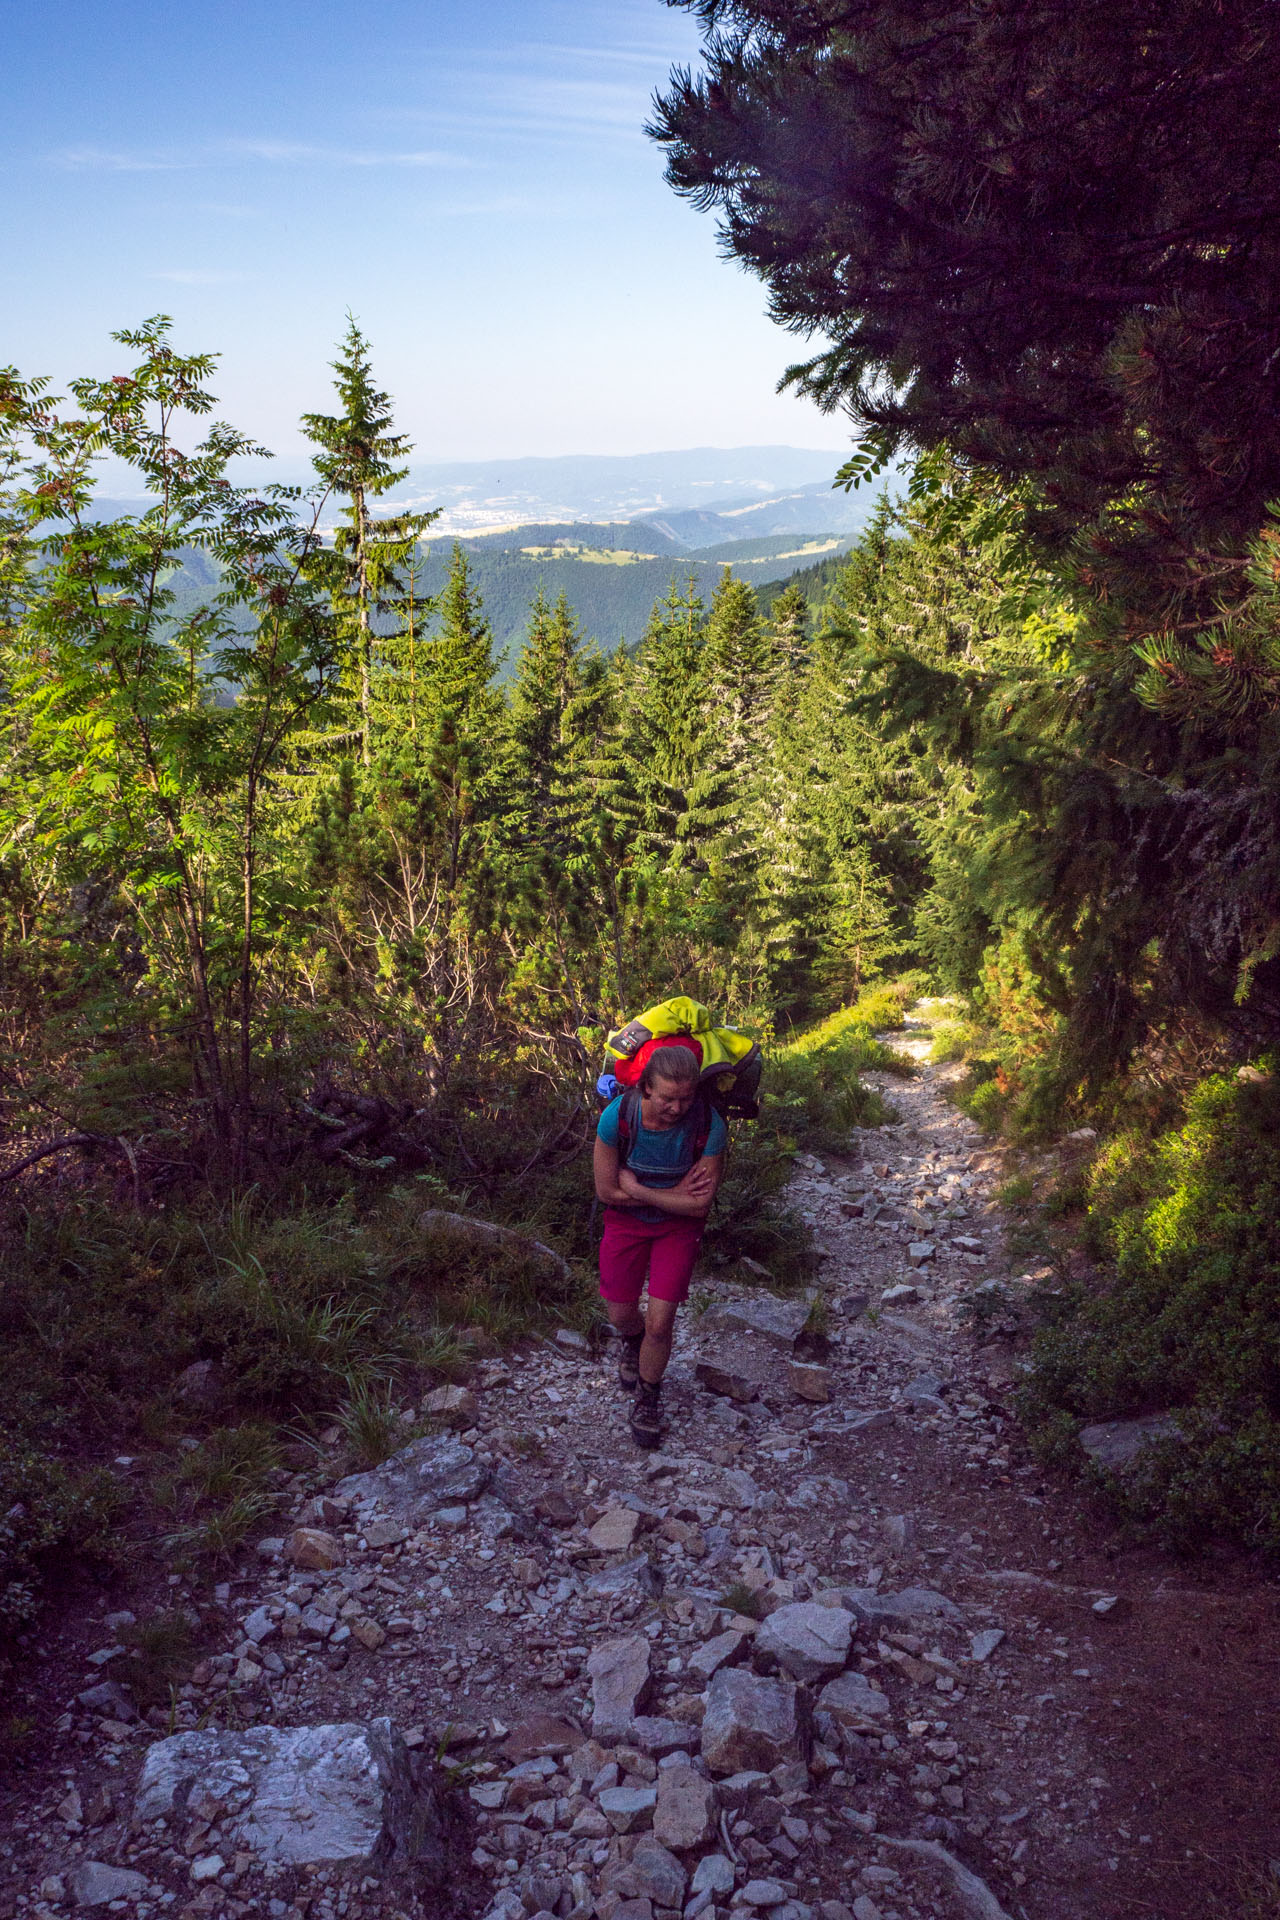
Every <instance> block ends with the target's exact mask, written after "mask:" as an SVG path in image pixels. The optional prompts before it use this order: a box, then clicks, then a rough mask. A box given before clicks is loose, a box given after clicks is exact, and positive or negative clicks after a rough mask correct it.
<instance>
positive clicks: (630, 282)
mask: <svg viewBox="0 0 1280 1920" xmlns="http://www.w3.org/2000/svg"><path fill="white" fill-rule="evenodd" d="M4 37H5V57H4V80H3V83H2V84H0V101H2V102H3V131H2V132H0V166H2V167H3V170H4V175H5V179H4V203H5V209H6V224H7V227H8V234H7V244H6V245H5V248H4V253H3V256H2V258H0V288H2V291H3V312H4V315H5V320H4V328H3V335H2V336H0V360H6V361H12V362H14V363H16V364H17V365H18V366H19V367H20V368H21V369H22V371H23V372H25V373H34V372H43V373H48V374H51V375H52V376H53V377H54V379H55V381H56V382H58V383H64V382H65V381H66V380H67V379H68V378H70V377H71V376H72V375H73V374H75V373H79V372H103V373H105V372H111V371H115V370H117V366H118V364H119V363H120V350H119V349H118V348H113V347H112V346H111V344H110V342H109V340H108V338H107V336H108V334H109V332H110V330H111V329H112V328H113V327H120V326H128V325H132V324H134V323H136V322H137V321H138V320H139V319H141V318H143V317H145V316H146V315H148V314H151V313H155V312H158V311H164V312H168V313H171V314H173V315H174V317H175V319H176V321H177V322H178V333H177V343H178V344H179V345H180V346H181V347H183V348H184V349H191V350H194V349H197V348H199V349H210V350H217V351H219V352H220V353H221V354H222V356H223V359H222V365H221V369H220V373H219V378H218V380H217V382H216V385H217V389H218V392H219V395H220V397H221V402H222V404H221V407H220V412H221V413H222V414H223V415H224V416H225V417H227V418H229V419H231V420H233V421H234V422H235V423H236V424H237V425H238V426H241V427H243V428H245V429H246V430H248V431H251V432H254V433H256V434H257V435H258V436H259V437H260V438H261V439H263V440H264V441H265V442H266V444H267V445H269V446H272V447H273V448H275V450H276V451H277V452H278V453H279V454H280V455H281V456H283V458H284V460H285V462H288V461H289V459H290V456H295V457H296V454H297V451H298V448H299V442H298V438H297V430H296V421H297V417H298V415H299V413H300V412H301V411H302V410H303V409H304V408H315V407H324V406H327V405H328V401H329V387H328V378H329V376H328V371H327V362H328V361H329V359H330V358H331V357H332V352H333V346H334V343H335V341H336V339H337V337H338V335H339V333H340V332H341V330H342V327H343V324H344V313H345V310H346V309H347V307H348V306H350V307H351V308H352V310H353V311H354V312H355V313H356V315H357V317H358V318H359V320H360V322H361V324H362V326H363V327H364V329H365V331H366V333H367V334H368V335H369V337H370V339H371V341H372V342H373V347H374V353H375V367H376V370H377V372H378V375H379V377H380V379H381V380H382V382H383V384H384V385H386V386H387V387H389V388H390V390H391V391H392V393H393V394H394V396H395V398H396V401H397V408H398V417H399V421H400V423H401V424H402V425H403V426H404V427H405V428H406V429H407V430H408V431H409V432H410V433H411V434H412V435H413V438H414V440H415V442H416V447H417V456H418V458H420V459H424V460H435V459H473V458H474V459H480V458H493V457H498V456H510V455H516V454H559V453H578V452H589V453H630V452H639V451H644V450H648V449H653V448H660V447H688V446H697V445H717V446H741V445H746V444H750V443H764V442H773V443H788V444H791V445H797V446H813V447H822V446H830V447H832V448H840V447H843V446H847V444H848V434H847V431H846V430H845V429H844V428H843V426H842V423H841V422H840V421H839V420H838V419H825V418H824V417H823V416H822V415H820V414H819V413H818V412H817V411H816V410H815V409H814V408H813V407H812V406H810V405H808V404H806V403H802V402H800V401H797V400H794V399H792V398H790V397H789V396H787V397H779V396H776V395H775V393H774V391H773V389H774V386H775V383H776V381H777V379H778V377H779V375H780V373H781V372H782V370H783V369H784V367H785V366H786V365H787V364H788V362H789V361H790V360H792V359H794V358H796V357H798V356H797V342H796V341H795V340H794V339H792V338H791V337H789V336H787V335H786V334H784V333H782V332H781V331H780V330H779V329H777V328H775V327H774V326H772V324H771V323H770V322H769V320H768V319H767V317H766V315H765V297H764V290H763V288H762V286H761V285H760V284H759V282H757V281H755V280H754V279H751V278H748V277H747V276H746V275H744V274H743V273H742V272H741V271H740V270H739V269H737V268H735V267H732V266H730V265H728V264H727V263H726V262H724V261H723V260H722V259H721V258H720V257H719V255H718V252H717V248H716V243H715V232H714V224H713V222H712V220H711V219H710V217H709V216H707V215H705V214H702V215H700V214H697V213H695V212H694V211H693V210H692V209H691V208H689V207H688V206H686V205H685V204H683V203H682V202H680V201H678V200H677V199H676V197H675V196H674V195H673V194H672V193H671V191H670V189H669V188H668V187H667V186H666V185H665V184H664V182H663V179H662V157H661V154H660V152H659V150H658V149H657V148H656V147H655V146H654V145H653V143H652V142H650V141H648V140H646V139H645V138H644V136H643V134H642V132H641V126H642V123H643V121H644V119H645V117H646V113H647V108H648V102H649V99H650V97H651V95H652V92H653V89H654V88H655V86H659V85H661V84H662V83H663V82H664V80H665V78H666V75H667V73H668V71H669V69H670V67H671V66H672V65H673V64H674V63H676V62H679V61H682V60H686V61H687V60H689V59H690V58H692V56H693V55H694V54H695V51H696V39H695V33H694V29H693V26H692V25H691V23H690V21H689V19H688V17H687V16H686V15H685V14H683V13H681V12H675V11H672V10H671V9H669V8H667V7H666V6H664V5H662V4H661V0H607V4H592V3H591V0H524V4H512V0H472V4H470V5H465V4H461V3H460V0H413V4H409V0H363V3H362V4H359V5H352V4H346V5H343V6H337V5H334V4H332V0H307V4H305V5H304V4H301V0H257V4H243V0H164V4H158V3H157V0H63V3H62V4H59V5H58V6H52V5H50V4H48V0H9V4H8V6H7V7H6V9H5V36H4Z"/></svg>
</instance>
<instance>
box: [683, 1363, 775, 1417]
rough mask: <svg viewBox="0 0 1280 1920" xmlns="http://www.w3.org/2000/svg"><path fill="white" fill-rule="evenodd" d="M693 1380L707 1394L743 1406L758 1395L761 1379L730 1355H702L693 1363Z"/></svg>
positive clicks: (752, 1370) (753, 1370)
mask: <svg viewBox="0 0 1280 1920" xmlns="http://www.w3.org/2000/svg"><path fill="white" fill-rule="evenodd" d="M693 1372H694V1378H695V1379H696V1380H697V1381H698V1383H699V1385H700V1386H704V1387H705V1388H706V1390H707V1392H708V1393H717V1394H720V1395H721V1396H722V1397H723V1398H724V1399H726V1400H736V1401H737V1402H738V1403H739V1404H740V1405H742V1406H745V1405H746V1404H747V1403H748V1402H749V1401H751V1400H754V1399H755V1397H756V1395H757V1393H759V1391H760V1388H761V1385H762V1384H763V1382H762V1379H761V1378H760V1376H759V1372H758V1370H756V1369H754V1368H748V1367H747V1366H746V1365H744V1363H743V1362H741V1361H738V1360H735V1359H734V1358H733V1357H732V1356H731V1355H727V1354H719V1355H716V1356H714V1357H713V1356H709V1355H704V1356H703V1358H702V1359H700V1360H698V1361H696V1362H695V1363H694V1369H693Z"/></svg>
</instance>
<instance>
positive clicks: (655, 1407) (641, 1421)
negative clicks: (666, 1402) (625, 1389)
mask: <svg viewBox="0 0 1280 1920" xmlns="http://www.w3.org/2000/svg"><path fill="white" fill-rule="evenodd" d="M628 1425H629V1426H630V1428H631V1438H632V1439H633V1440H634V1441H635V1443H636V1445H637V1446H638V1447H649V1448H651V1447H656V1446H659V1445H660V1444H661V1441H662V1388H661V1387H660V1386H654V1387H651V1386H650V1385H649V1382H648V1381H647V1380H641V1381H640V1382H639V1384H638V1386H637V1387H636V1397H635V1399H634V1400H633V1401H632V1403H631V1418H630V1420H629V1421H628Z"/></svg>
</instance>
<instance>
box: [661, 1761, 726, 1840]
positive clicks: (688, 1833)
mask: <svg viewBox="0 0 1280 1920" xmlns="http://www.w3.org/2000/svg"><path fill="white" fill-rule="evenodd" d="M653 1831H654V1837H655V1838H656V1839H658V1840H661V1842H662V1843H663V1845H664V1846H667V1847H671V1848H672V1849H673V1850H674V1851H675V1852H676V1853H687V1852H688V1851H689V1850H690V1849H691V1848H693V1847H704V1846H706V1844H707V1842H708V1841H709V1840H710V1839H711V1836H712V1834H713V1833H714V1832H715V1789H714V1788H713V1787H712V1785H711V1783H710V1781H709V1780H704V1779H703V1777H702V1775H701V1774H700V1773H697V1772H695V1771H694V1769H693V1768H692V1767H688V1766H674V1767H664V1768H663V1769H662V1771H661V1773H660V1774H659V1775H658V1801H657V1805H656V1807H655V1808H654V1813H653Z"/></svg>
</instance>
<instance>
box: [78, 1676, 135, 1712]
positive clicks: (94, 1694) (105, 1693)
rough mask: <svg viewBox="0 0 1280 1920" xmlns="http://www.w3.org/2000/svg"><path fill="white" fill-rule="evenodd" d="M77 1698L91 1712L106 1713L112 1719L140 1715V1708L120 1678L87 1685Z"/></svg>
mask: <svg viewBox="0 0 1280 1920" xmlns="http://www.w3.org/2000/svg"><path fill="white" fill-rule="evenodd" d="M76 1699H77V1701H78V1702H79V1704H80V1705H81V1706H82V1707H88V1709H89V1711H90V1712H91V1713H105V1714H107V1715H109V1717H110V1718H111V1719H112V1720H136V1719H137V1717H138V1709H137V1708H136V1707H135V1706H134V1704H133V1701H132V1700H131V1699H130V1698H129V1695H128V1694H127V1693H126V1691H125V1689H124V1688H123V1687H122V1686H121V1685H120V1683H119V1681H118V1680H100V1681H99V1682H98V1684H97V1686H96V1687H86V1688H85V1690H84V1692H83V1693H78V1694H77V1695H76Z"/></svg>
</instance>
